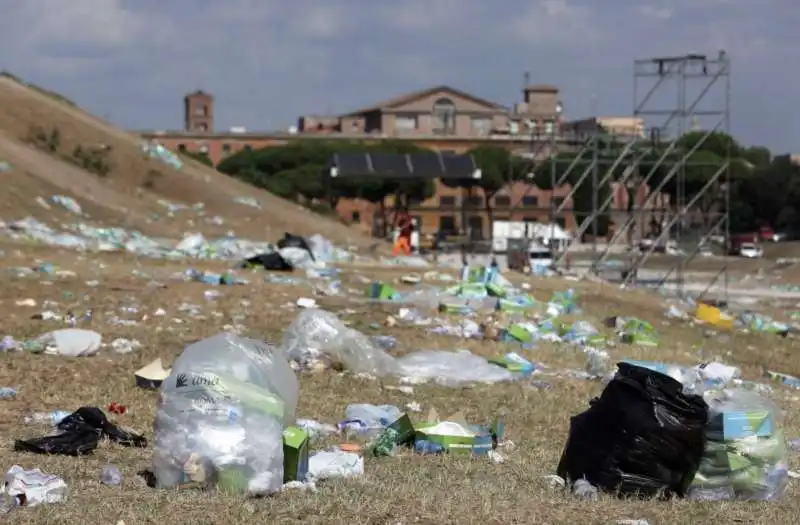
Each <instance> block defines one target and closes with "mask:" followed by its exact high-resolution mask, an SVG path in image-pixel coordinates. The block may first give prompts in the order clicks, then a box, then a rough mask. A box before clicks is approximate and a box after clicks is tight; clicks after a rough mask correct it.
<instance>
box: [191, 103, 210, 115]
mask: <svg viewBox="0 0 800 525" xmlns="http://www.w3.org/2000/svg"><path fill="white" fill-rule="evenodd" d="M194 116H195V117H207V116H208V106H206V105H197V106H195V107H194Z"/></svg>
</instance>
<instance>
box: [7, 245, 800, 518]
mask: <svg viewBox="0 0 800 525" xmlns="http://www.w3.org/2000/svg"><path fill="white" fill-rule="evenodd" d="M5 253H6V257H5V258H4V259H2V261H3V265H4V266H5V267H6V268H13V267H17V266H29V265H31V264H33V263H34V260H35V259H37V258H39V259H42V260H46V261H47V262H54V263H55V264H57V265H58V266H59V267H60V268H62V269H64V270H70V271H73V272H75V276H65V277H56V276H52V275H42V274H37V275H33V276H28V277H22V278H21V277H15V276H14V273H13V272H10V271H8V272H7V273H5V275H4V276H3V280H4V286H3V287H2V288H1V289H0V300H1V301H2V303H0V306H2V307H3V308H4V311H5V312H6V314H5V315H4V319H3V321H4V322H3V332H4V333H6V334H10V335H13V336H14V337H16V338H17V339H25V338H27V337H32V336H36V335H39V334H40V333H42V332H45V331H47V330H49V329H54V328H57V327H58V326H59V325H58V324H56V323H53V322H46V321H40V320H32V319H31V315H32V314H34V313H36V312H38V311H39V310H40V309H41V307H37V308H21V307H17V306H15V302H16V301H17V300H18V299H25V298H33V299H35V300H36V301H37V302H38V303H39V305H41V304H42V302H43V301H47V300H49V301H55V302H57V303H58V306H57V307H53V308H55V309H57V310H58V311H60V312H62V313H63V312H65V311H66V310H67V309H72V310H73V311H75V312H76V313H79V312H82V311H83V310H84V309H86V308H93V309H94V311H95V316H94V319H93V321H92V324H91V325H90V326H89V327H90V328H92V329H95V330H97V331H99V332H101V333H102V334H103V336H104V340H105V341H110V340H111V339H113V338H115V337H126V338H135V339H138V340H139V341H141V342H142V343H143V344H144V346H143V348H142V349H140V350H139V351H136V352H135V353H133V354H128V355H116V354H114V353H113V351H111V350H110V349H106V350H103V351H102V352H101V353H100V354H99V355H97V356H95V357H89V358H76V359H67V358H61V357H57V356H45V355H30V354H22V353H12V354H4V355H0V359H2V360H3V361H4V363H3V364H4V366H3V367H2V368H0V385H3V386H12V387H15V388H17V389H18V390H19V396H18V398H17V399H15V400H2V401H0V430H1V431H2V433H1V434H0V435H2V443H1V444H0V465H2V466H3V468H8V467H10V466H11V465H12V464H14V463H17V464H20V465H22V466H24V467H26V468H33V467H39V468H41V469H43V470H44V471H46V472H50V473H54V474H57V475H59V476H62V477H64V479H65V480H66V481H67V483H68V485H69V487H70V490H71V495H70V496H71V497H70V499H69V501H68V502H66V503H63V504H54V505H49V506H42V507H38V508H31V509H21V510H17V511H15V512H14V514H12V515H10V516H9V518H10V520H11V522H13V523H19V524H34V523H35V524H45V523H52V524H59V525H61V524H68V523H98V524H113V523H116V522H117V520H124V521H125V523H126V524H127V525H134V524H144V523H153V524H156V523H158V524H161V523H164V520H165V518H168V517H169V518H171V521H172V522H174V523H187V524H188V523H192V524H204V523H219V524H222V523H225V524H234V523H242V524H244V523H260V522H272V523H306V524H311V523H320V524H322V523H326V524H327V523H374V524H412V523H420V524H443V523H452V524H465V523H497V524H500V523H503V524H508V523H520V524H522V523H542V524H567V523H586V524H594V523H597V524H608V523H615V522H616V520H619V519H647V520H649V522H650V523H651V524H652V525H656V524H666V523H770V524H776V523H796V522H797V521H798V518H800V503H798V499H797V496H798V491H797V488H796V486H793V487H791V488H790V490H789V493H788V494H787V495H786V496H785V497H784V499H783V500H782V501H781V502H778V503H772V504H764V505H761V504H750V503H693V502H670V503H660V502H654V501H644V502H639V501H617V500H614V499H611V498H602V499H601V500H600V501H599V502H596V503H588V502H578V501H576V500H574V499H573V498H572V497H570V496H569V495H564V494H561V493H555V492H552V491H551V490H550V489H549V488H548V487H547V485H546V483H544V481H543V479H542V478H543V476H545V475H547V474H551V473H553V472H554V470H555V466H556V463H557V462H558V458H559V455H560V453H561V449H562V446H563V444H564V440H565V438H566V435H567V427H568V423H569V416H570V415H573V414H575V413H577V412H579V411H581V410H583V409H585V408H586V407H587V403H588V401H589V399H590V398H591V397H592V396H594V395H596V394H598V393H599V391H600V390H601V385H600V384H598V383H595V382H590V381H585V380H578V379H570V378H568V377H565V376H561V377H558V376H554V377H550V378H546V380H547V381H549V382H550V384H551V385H552V387H551V388H549V389H542V388H537V387H536V386H534V385H533V384H532V383H528V382H518V383H510V384H504V385H497V386H478V387H474V388H460V389H446V388H442V387H437V386H433V385H425V386H419V387H415V392H414V393H413V394H412V395H406V394H403V393H401V392H398V391H396V390H391V389H386V388H384V387H385V386H391V385H393V384H395V382H394V381H392V380H385V381H382V380H375V381H370V380H364V379H357V378H355V377H354V376H351V375H348V374H340V373H335V372H330V371H329V372H321V373H313V374H301V375H300V383H301V398H300V405H299V408H298V416H299V417H304V418H314V419H317V420H319V421H322V422H327V423H336V422H338V421H339V420H340V419H341V418H342V417H343V414H344V409H345V407H346V405H347V404H348V403H353V402H366V403H391V404H396V405H398V406H401V407H402V406H404V405H405V404H406V403H408V402H411V401H417V402H419V403H421V404H422V406H423V409H425V410H427V409H428V408H430V407H436V408H437V410H438V411H439V413H441V414H443V415H444V414H447V413H450V412H455V411H456V410H463V411H464V413H465V414H466V416H467V417H468V418H469V419H470V420H473V421H475V422H481V421H488V420H490V419H492V418H493V417H494V416H496V415H503V416H504V417H505V418H506V421H507V425H508V437H509V439H511V440H512V441H513V442H514V443H515V444H516V448H515V449H514V450H513V451H511V452H509V453H508V459H507V462H506V463H504V464H493V463H491V462H489V461H488V460H470V459H458V458H447V457H442V458H438V457H417V456H413V455H410V454H404V455H401V456H399V457H394V458H381V459H368V460H367V463H366V474H365V475H364V477H363V478H361V479H357V480H351V481H331V482H329V483H327V484H325V485H322V486H321V487H320V491H319V492H318V493H317V494H311V493H305V492H287V493H283V494H280V495H277V496H275V497H271V498H266V499H260V500H243V499H237V498H230V497H225V496H223V495H220V494H216V493H202V492H194V491H183V492H178V491H159V490H155V489H150V488H148V487H147V486H146V485H145V483H144V481H143V480H142V479H141V478H139V477H137V474H136V473H137V471H139V470H142V469H145V468H148V467H149V465H150V458H151V454H152V452H151V450H147V449H146V450H131V449H124V448H121V447H118V446H115V445H111V444H102V445H101V447H100V449H99V450H98V451H97V452H96V453H95V454H94V455H93V456H88V457H83V458H62V457H40V456H33V455H26V454H20V453H14V452H11V447H12V441H13V440H14V439H16V438H22V437H33V436H38V435H42V434H43V433H44V432H46V429H44V428H39V427H30V426H25V425H23V424H22V422H21V421H22V418H23V416H24V415H25V413H26V412H27V411H30V410H34V411H38V410H51V409H67V410H70V409H75V408H77V407H79V406H81V405H94V406H99V407H101V408H104V409H105V407H107V406H108V404H110V403H111V402H113V401H116V402H118V403H123V404H126V405H128V407H129V412H128V413H127V414H125V415H123V416H113V418H114V419H115V420H116V421H117V422H118V423H120V424H121V425H124V426H128V427H132V428H133V429H135V430H137V431H140V432H143V433H144V434H145V435H146V436H148V437H152V422H153V417H154V410H155V399H156V396H157V393H156V392H151V391H146V390H141V389H137V388H136V387H135V386H134V381H133V376H132V373H133V371H134V370H136V369H137V368H138V367H139V366H141V365H143V364H145V363H147V362H149V361H150V360H152V359H153V358H155V357H161V358H163V359H164V360H165V361H166V362H167V363H168V362H171V360H172V359H173V358H174V357H175V356H177V355H178V354H179V353H180V352H181V350H182V349H183V348H184V346H185V345H186V344H187V343H190V342H193V341H196V340H198V339H200V338H202V337H204V336H207V335H211V334H214V333H216V332H218V331H220V330H222V328H223V327H224V326H225V325H228V324H237V323H238V324H241V325H243V326H245V327H246V330H247V333H249V334H252V335H256V336H259V337H263V338H270V339H277V338H279V337H280V336H281V333H282V330H283V329H284V327H285V326H286V325H287V324H288V323H289V322H290V321H291V319H292V318H293V316H294V315H295V313H296V311H295V308H294V307H292V306H289V305H290V304H291V303H292V302H293V301H294V300H295V299H296V298H297V297H300V296H310V294H311V291H310V289H311V287H310V285H308V284H299V285H288V284H274V283H273V284H268V283H266V282H264V280H263V276H262V275H261V274H253V275H251V284H249V285H247V286H235V287H225V288H219V290H220V291H222V292H223V293H224V294H225V295H224V296H223V297H222V298H220V299H218V300H216V301H209V300H206V299H205V298H204V297H203V292H204V291H205V290H206V289H208V287H207V286H204V285H202V284H199V283H183V282H178V281H174V280H171V279H170V276H171V275H172V274H173V273H174V272H177V271H181V270H183V269H185V268H186V266H187V264H183V263H177V262H163V261H152V260H129V259H125V258H124V257H122V256H119V255H103V256H92V257H84V256H79V255H76V254H73V253H70V252H57V253H52V251H50V250H48V249H43V248H36V249H31V248H28V249H26V250H25V251H24V252H17V251H15V250H14V248H13V247H7V248H6V249H5ZM212 266H213V265H212ZM343 275H344V284H343V288H344V289H354V290H358V291H359V292H360V291H361V290H363V287H364V284H363V280H365V279H373V278H379V279H394V278H395V277H396V276H397V275H398V270H397V269H388V268H385V267H384V268H374V269H370V268H359V269H355V268H350V269H346V270H345V271H344V274H343ZM91 280H97V281H100V285H99V286H96V287H90V286H87V284H86V282H87V281H91ZM150 281H159V282H162V283H165V284H166V285H167V287H166V288H158V287H154V286H152V285H148V283H149V282H150ZM529 282H530V283H531V284H532V286H533V291H534V295H536V296H537V297H538V298H540V299H546V298H547V297H548V296H549V295H550V294H551V293H552V291H553V290H556V289H564V288H565V287H566V286H568V284H567V283H564V282H559V281H557V280H536V279H534V280H530V281H529ZM433 284H436V283H435V282H434V283H433ZM569 284H571V285H574V286H575V287H576V289H578V291H579V293H580V294H581V297H580V299H579V303H580V304H581V306H583V307H584V309H585V310H586V312H587V313H586V314H585V315H584V316H583V318H585V319H587V320H590V321H593V322H595V323H597V324H599V323H600V321H601V320H602V319H603V318H605V317H606V316H608V315H612V314H620V315H638V316H640V317H642V318H645V319H648V320H651V321H653V322H654V323H655V324H656V326H657V328H658V329H659V331H660V332H661V334H662V337H663V340H664V341H665V344H664V345H663V348H660V349H637V348H636V347H630V346H625V345H621V346H618V347H616V348H614V349H612V350H611V352H612V354H613V356H614V357H615V358H624V357H628V358H642V359H656V360H661V361H671V362H678V363H683V364H695V363H697V362H698V360H699V359H700V357H699V356H700V354H701V353H702V354H703V356H704V357H705V358H711V357H713V356H721V357H723V358H724V359H725V360H726V361H727V362H729V363H732V364H737V365H740V366H741V367H742V368H743V370H744V374H745V375H746V376H747V377H748V378H750V379H758V378H759V376H760V374H761V370H760V367H761V366H762V365H764V364H768V365H770V366H771V367H773V368H778V369H780V370H782V371H784V372H787V373H794V374H800V359H798V358H797V357H796V354H795V353H793V351H792V345H793V344H794V345H795V346H794V347H795V349H796V340H795V341H792V340H780V339H775V338H771V337H767V336H760V335H737V336H735V337H733V338H732V339H731V340H730V341H727V342H723V341H722V340H721V339H720V338H718V337H716V336H710V337H709V336H705V335H704V332H705V331H704V330H703V329H702V328H700V327H697V326H689V325H688V324H685V323H682V322H677V321H670V322H666V321H665V320H664V317H663V310H664V306H663V303H662V301H661V300H660V299H658V298H656V297H654V296H652V295H648V294H645V293H639V292H628V293H623V292H619V291H617V290H615V289H613V288H610V287H607V288H605V289H603V288H600V287H597V286H594V285H589V284H584V283H569ZM359 295H361V294H359ZM317 299H318V301H319V302H320V304H322V305H323V306H326V307H328V308H329V309H331V310H333V311H339V312H343V311H349V312H351V313H349V314H343V317H344V318H346V319H348V320H350V321H352V322H353V325H354V326H355V327H358V328H359V329H362V330H363V331H365V332H366V333H369V334H377V333H382V334H391V335H394V336H396V337H397V339H398V340H399V341H400V343H401V347H400V348H399V349H398V350H397V353H398V354H399V353H404V352H409V351H413V350H417V349H420V348H442V349H451V348H469V349H470V350H472V351H474V352H476V353H479V354H481V355H485V356H494V355H499V354H502V353H504V352H505V351H508V349H509V348H508V347H507V346H505V345H503V344H501V343H496V342H483V341H462V340H459V339H456V338H451V337H446V336H434V335H426V334H425V333H424V332H422V331H421V330H420V329H417V328H411V327H403V326H398V327H395V328H392V329H388V328H387V329H381V330H375V329H371V328H369V325H370V324H371V323H372V322H380V321H382V320H383V319H384V318H385V317H386V315H388V314H390V313H392V312H394V311H395V309H394V308H392V307H391V306H380V307H375V306H371V305H368V304H366V303H364V302H363V301H360V300H347V299H342V298H326V297H318V298H317ZM354 299H355V298H354ZM243 301H246V302H243ZM183 303H189V304H196V305H199V306H200V307H201V311H202V315H201V316H194V317H193V316H191V315H189V314H187V313H185V312H180V311H179V307H180V305H181V304H183ZM129 306H135V307H136V308H137V309H138V311H137V313H135V314H131V313H128V314H126V313H123V312H122V311H121V308H123V307H129ZM157 308H164V309H166V310H167V312H168V315H167V316H165V317H153V316H152V312H153V311H154V310H155V309H157ZM353 312H354V313H353ZM117 315H118V316H120V317H123V318H129V319H137V320H139V321H140V322H139V323H138V324H137V325H136V326H132V327H123V326H117V325H112V324H111V323H110V321H111V319H112V317H113V316H117ZM145 316H147V317H148V318H147V319H146V320H143V319H144V318H145ZM177 319H180V320H181V322H180V323H178V322H177V321H176V320H177ZM528 357H530V358H531V359H532V360H535V361H538V362H541V363H544V364H546V365H548V366H550V367H551V368H552V369H553V370H554V371H559V370H565V369H569V368H578V369H580V368H582V367H583V365H584V358H583V356H582V354H581V352H580V351H579V350H577V349H574V348H571V347H559V346H556V345H540V347H539V348H538V349H536V350H533V351H531V352H529V355H528ZM775 397H776V399H777V400H778V402H779V403H780V404H781V405H782V406H783V407H784V408H785V409H786V410H787V414H786V426H787V428H788V431H787V435H788V436H789V437H794V436H796V435H797V432H798V429H799V428H800V420H798V417H797V415H796V402H797V400H796V399H795V398H794V397H792V396H791V395H790V393H789V392H787V391H781V390H780V389H779V392H778V393H777V394H776V396H775ZM317 446H321V445H319V444H318V445H317ZM109 462H110V463H113V464H115V465H117V466H118V467H119V468H120V470H121V471H122V473H123V476H124V481H123V485H122V486H121V487H109V486H105V485H102V484H101V483H100V481H99V473H100V470H101V469H102V467H103V466H104V465H105V464H107V463H109Z"/></svg>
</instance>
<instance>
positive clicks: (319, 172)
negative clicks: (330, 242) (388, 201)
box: [217, 140, 435, 222]
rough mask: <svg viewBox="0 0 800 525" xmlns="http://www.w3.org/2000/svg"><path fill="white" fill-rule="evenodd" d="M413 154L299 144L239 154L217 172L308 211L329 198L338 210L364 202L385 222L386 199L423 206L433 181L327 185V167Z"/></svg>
mask: <svg viewBox="0 0 800 525" xmlns="http://www.w3.org/2000/svg"><path fill="white" fill-rule="evenodd" d="M343 151H359V152H364V153H368V152H375V153H379V152H389V153H417V152H423V151H425V150H424V149H422V148H420V147H419V146H415V145H413V144H409V143H406V142H401V141H382V142H379V143H375V144H367V143H363V142H350V141H333V140H331V141H325V140H298V141H294V142H292V143H289V144H286V145H284V146H278V147H267V148H262V149H259V150H243V151H240V152H237V153H236V154H234V155H231V156H230V157H228V158H226V159H225V160H223V161H222V162H221V163H220V164H219V166H217V169H218V170H219V171H221V172H223V173H226V174H228V175H231V176H233V177H237V178H239V179H241V180H244V181H246V182H248V183H250V184H253V185H255V186H258V187H261V188H264V189H266V190H268V191H270V192H272V193H275V194H276V195H279V196H281V197H284V198H287V199H292V200H297V201H302V202H303V203H304V204H306V205H308V206H313V205H314V204H315V203H317V202H319V201H320V200H322V199H325V198H327V197H330V198H331V202H330V203H329V204H330V206H331V207H332V208H334V209H335V208H336V205H337V203H338V200H339V199H341V198H363V199H365V200H367V201H369V202H372V203H375V204H377V205H378V207H379V209H380V211H381V214H382V216H383V219H384V222H385V198H386V197H387V196H388V195H395V196H396V197H397V198H396V202H397V205H398V206H403V207H407V206H409V204H410V203H415V202H421V201H423V200H425V199H427V198H429V197H431V196H432V195H433V193H434V191H435V183H434V181H433V180H421V179H411V180H405V179H402V180H393V179H388V178H381V177H378V176H376V177H366V178H362V177H358V178H352V177H344V178H336V179H328V174H327V170H328V168H329V166H328V164H329V161H330V159H331V157H332V156H333V154H334V153H336V152H343Z"/></svg>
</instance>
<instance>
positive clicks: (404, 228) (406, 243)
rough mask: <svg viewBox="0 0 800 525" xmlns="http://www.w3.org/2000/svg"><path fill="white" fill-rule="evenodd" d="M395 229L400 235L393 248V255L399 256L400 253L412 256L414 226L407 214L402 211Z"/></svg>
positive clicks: (396, 220) (396, 219) (396, 221)
mask: <svg viewBox="0 0 800 525" xmlns="http://www.w3.org/2000/svg"><path fill="white" fill-rule="evenodd" d="M395 227H396V228H397V229H398V230H399V233H400V234H399V235H398V236H397V241H396V242H395V243H394V248H392V255H393V256H397V255H399V254H400V252H402V253H403V254H404V255H411V232H413V231H414V225H413V223H412V221H411V217H410V216H409V215H408V213H407V212H405V211H401V212H400V213H398V214H397V217H396V218H395Z"/></svg>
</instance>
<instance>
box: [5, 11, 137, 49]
mask: <svg viewBox="0 0 800 525" xmlns="http://www.w3.org/2000/svg"><path fill="white" fill-rule="evenodd" d="M19 5H20V6H21V8H19V9H20V10H19V12H18V13H15V14H16V15H17V16H19V17H20V19H21V20H20V21H21V22H23V23H24V26H23V27H20V32H19V34H22V35H25V36H26V38H27V39H28V41H29V42H30V43H31V44H33V45H35V46H36V45H53V46H55V45H96V46H102V47H114V46H121V45H125V44H129V43H131V42H135V41H136V39H138V38H140V37H141V36H143V34H144V33H145V31H146V29H147V22H146V18H147V17H146V15H141V14H137V13H134V12H131V11H128V10H126V9H125V8H124V7H123V5H122V0H70V1H69V2H63V1H59V0H25V2H21V3H20V4H19ZM13 10H14V9H11V11H13ZM4 11H5V12H6V13H8V11H9V8H8V6H6V7H4Z"/></svg>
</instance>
